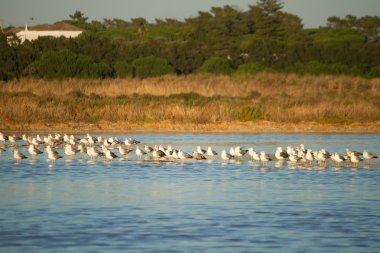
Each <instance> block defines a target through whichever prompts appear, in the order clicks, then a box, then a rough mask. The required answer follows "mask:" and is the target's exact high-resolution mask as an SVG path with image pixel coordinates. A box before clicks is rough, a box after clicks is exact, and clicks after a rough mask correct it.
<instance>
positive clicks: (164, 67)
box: [133, 56, 174, 78]
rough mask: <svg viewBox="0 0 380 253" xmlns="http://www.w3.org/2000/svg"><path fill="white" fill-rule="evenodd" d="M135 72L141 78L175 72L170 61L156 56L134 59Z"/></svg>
mask: <svg viewBox="0 0 380 253" xmlns="http://www.w3.org/2000/svg"><path fill="white" fill-rule="evenodd" d="M133 68H134V74H135V75H136V76H137V77H140V78H146V77H154V76H160V75H165V74H169V73H174V69H173V67H172V66H170V65H169V63H168V61H167V60H165V59H162V58H158V57H155V56H148V57H143V58H139V59H136V60H135V61H133Z"/></svg>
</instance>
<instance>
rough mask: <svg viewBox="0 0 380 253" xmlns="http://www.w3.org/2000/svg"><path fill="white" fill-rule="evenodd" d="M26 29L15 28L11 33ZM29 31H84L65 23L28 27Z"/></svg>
mask: <svg viewBox="0 0 380 253" xmlns="http://www.w3.org/2000/svg"><path fill="white" fill-rule="evenodd" d="M24 30H25V27H18V28H13V29H11V30H10V31H9V32H11V33H18V32H19V31H24ZM28 30H29V31H83V29H81V28H79V27H76V26H74V25H71V24H68V23H65V22H56V23H54V24H52V25H51V24H41V25H34V26H28Z"/></svg>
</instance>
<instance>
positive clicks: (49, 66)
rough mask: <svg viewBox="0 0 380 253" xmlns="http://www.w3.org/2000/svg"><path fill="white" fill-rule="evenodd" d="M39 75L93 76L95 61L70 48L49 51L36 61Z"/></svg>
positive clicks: (56, 76)
mask: <svg viewBox="0 0 380 253" xmlns="http://www.w3.org/2000/svg"><path fill="white" fill-rule="evenodd" d="M34 67H35V69H36V72H37V73H38V75H40V76H42V77H46V78H51V79H62V78H68V77H82V78H83V77H91V76H92V74H93V67H94V62H93V61H92V59H91V58H90V57H89V56H85V55H77V54H74V53H73V52H71V51H70V50H68V49H63V50H60V51H57V52H56V51H47V52H45V53H43V54H42V56H41V58H40V60H39V61H37V62H36V63H35V66H34Z"/></svg>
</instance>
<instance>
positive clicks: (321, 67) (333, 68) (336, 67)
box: [286, 61, 361, 75]
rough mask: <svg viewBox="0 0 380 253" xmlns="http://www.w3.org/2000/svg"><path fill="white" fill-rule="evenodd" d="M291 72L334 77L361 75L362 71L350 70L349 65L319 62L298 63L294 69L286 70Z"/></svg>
mask: <svg viewBox="0 0 380 253" xmlns="http://www.w3.org/2000/svg"><path fill="white" fill-rule="evenodd" d="M286 70H287V71H289V72H294V73H297V74H301V75H303V74H313V75H321V74H333V75H342V74H346V75H359V74H361V73H359V72H360V71H359V70H358V69H357V68H350V67H349V66H347V65H343V64H340V63H335V64H325V63H321V62H318V61H311V62H308V63H297V64H296V65H295V66H293V67H289V68H287V69H286Z"/></svg>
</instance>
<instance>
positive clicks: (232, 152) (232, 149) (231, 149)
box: [229, 147, 235, 156]
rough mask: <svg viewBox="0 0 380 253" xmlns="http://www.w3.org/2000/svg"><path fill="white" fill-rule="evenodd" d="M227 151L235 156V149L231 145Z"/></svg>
mask: <svg viewBox="0 0 380 253" xmlns="http://www.w3.org/2000/svg"><path fill="white" fill-rule="evenodd" d="M229 153H230V155H232V156H235V149H234V148H233V147H231V148H230V151H229Z"/></svg>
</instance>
